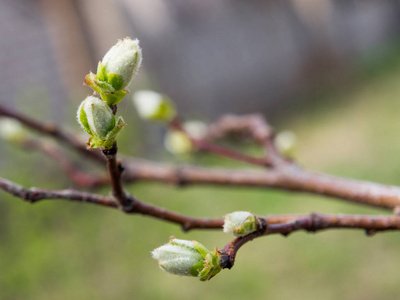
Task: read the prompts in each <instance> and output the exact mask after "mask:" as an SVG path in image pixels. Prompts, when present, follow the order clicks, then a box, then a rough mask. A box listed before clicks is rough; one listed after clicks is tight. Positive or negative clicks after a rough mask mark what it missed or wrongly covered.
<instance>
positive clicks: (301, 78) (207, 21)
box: [0, 0, 400, 119]
mask: <svg viewBox="0 0 400 300" xmlns="http://www.w3.org/2000/svg"><path fill="white" fill-rule="evenodd" d="M399 31H400V2H399V1H397V0H384V1H365V0H321V1H313V0H291V1H289V0H288V1H262V0H252V1H241V0H230V1H212V0H201V1H200V0H184V1H183V0H147V1H141V0H114V1H110V0H57V1H53V0H29V1H28V0H3V1H1V2H0V37H1V39H0V53H1V55H0V91H1V99H0V101H1V102H4V101H9V102H11V103H13V104H10V105H11V106H12V105H14V106H18V105H19V104H18V103H22V102H29V101H31V102H35V101H37V98H46V97H47V98H48V99H49V101H50V103H51V106H50V112H49V113H50V114H51V116H52V118H57V119H62V118H63V111H62V109H61V107H62V106H61V103H62V102H64V101H71V99H73V100H72V101H75V102H76V103H78V102H79V101H80V97H82V96H84V95H86V94H88V93H90V91H89V90H88V89H87V88H85V87H83V86H82V81H83V78H84V76H85V74H87V73H88V71H89V70H91V71H95V69H96V65H97V61H98V60H100V59H101V58H102V56H103V55H104V53H105V51H107V49H108V48H109V47H110V46H111V45H112V44H114V43H115V42H116V40H117V39H118V38H123V37H125V36H131V37H138V38H139V39H140V41H141V45H142V47H143V50H144V65H143V69H142V71H141V75H140V78H139V79H138V80H137V81H136V83H134V87H135V88H154V89H156V90H158V91H160V92H164V93H166V94H168V95H169V96H170V97H171V98H173V99H174V100H175V101H176V102H178V105H179V107H180V109H181V110H183V111H185V113H188V114H192V115H193V116H197V117H200V116H205V117H206V118H209V119H213V118H215V117H216V116H217V115H219V114H220V113H222V112H227V111H229V112H253V111H266V110H268V109H272V108H273V109H279V106H280V105H286V104H287V103H290V102H291V101H296V100H297V98H298V97H297V95H298V94H299V93H303V92H304V91H307V90H310V89H312V88H313V87H315V86H318V85H319V84H322V83H323V82H324V81H325V80H335V79H340V78H343V75H342V74H345V73H346V72H347V70H348V69H349V67H351V65H352V63H353V62H354V61H356V60H357V59H358V58H360V57H361V56H363V55H365V54H366V53H368V52H369V51H371V50H372V49H374V48H376V47H379V46H381V45H384V44H385V43H389V42H391V41H393V40H395V39H397V38H398V34H399ZM144 74H146V75H144ZM75 102H74V103H75ZM35 103H36V102H35ZM282 103H286V104H282ZM30 105H31V106H32V103H31V104H30Z"/></svg>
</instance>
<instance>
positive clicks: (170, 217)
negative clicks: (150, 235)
mask: <svg viewBox="0 0 400 300" xmlns="http://www.w3.org/2000/svg"><path fill="white" fill-rule="evenodd" d="M0 189H2V190H4V191H6V192H7V193H10V194H11V195H14V196H15V197H19V198H21V199H23V200H25V201H28V202H30V203H36V202H38V201H40V200H46V199H64V200H72V201H78V202H87V203H92V204H97V205H101V206H104V207H110V208H118V204H117V202H115V200H114V199H113V198H112V197H107V196H102V195H97V194H91V193H85V192H80V191H77V190H73V189H67V190H47V189H38V188H30V189H25V188H23V187H22V186H20V185H18V184H15V183H14V182H11V181H9V180H6V179H4V178H1V177H0ZM127 197H128V198H129V201H130V202H131V203H133V204H132V205H131V206H130V209H129V210H126V211H125V212H126V213H128V214H142V215H144V216H150V217H153V218H156V219H160V220H164V221H168V222H171V223H175V224H178V225H181V227H182V229H183V230H184V231H189V230H191V229H220V228H222V225H223V220H221V219H207V218H192V217H189V216H185V215H182V214H178V213H175V212H171V211H168V210H166V209H164V208H161V207H157V206H154V205H151V204H147V203H144V202H141V201H139V200H138V199H136V198H134V197H133V196H127Z"/></svg>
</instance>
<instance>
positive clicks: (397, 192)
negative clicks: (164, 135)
mask: <svg viewBox="0 0 400 300" xmlns="http://www.w3.org/2000/svg"><path fill="white" fill-rule="evenodd" d="M124 166H125V170H126V171H125V172H126V173H125V176H126V180H127V181H134V180H138V179H140V180H147V181H159V182H168V183H173V184H197V185H198V184H207V185H228V186H235V187H262V188H274V189H280V190H284V191H296V192H307V193H312V194H319V195H324V196H329V197H334V198H339V199H343V200H347V201H349V202H354V203H361V204H366V205H371V206H375V207H380V208H384V209H390V210H393V209H395V208H396V207H400V187H397V186H389V185H383V184H378V183H373V182H368V181H359V180H353V179H347V178H340V177H335V176H330V175H326V174H320V173H314V172H310V171H307V170H304V169H302V168H300V167H299V166H297V165H286V166H284V167H279V168H276V169H270V170H267V171H264V172H263V171H256V170H238V169H221V168H201V167H193V166H186V167H180V168H175V167H173V166H171V165H167V164H160V163H154V162H149V161H145V160H139V159H129V160H126V161H125V164H124Z"/></svg>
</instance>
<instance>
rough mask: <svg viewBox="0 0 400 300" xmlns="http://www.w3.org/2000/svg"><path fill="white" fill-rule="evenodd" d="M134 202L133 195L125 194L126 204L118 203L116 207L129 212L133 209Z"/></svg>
mask: <svg viewBox="0 0 400 300" xmlns="http://www.w3.org/2000/svg"><path fill="white" fill-rule="evenodd" d="M135 204H136V199H135V198H134V197H133V196H127V197H126V204H125V205H118V208H119V209H120V210H121V211H123V212H124V213H127V214H129V213H132V212H134V211H135Z"/></svg>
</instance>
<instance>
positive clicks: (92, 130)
mask: <svg viewBox="0 0 400 300" xmlns="http://www.w3.org/2000/svg"><path fill="white" fill-rule="evenodd" d="M77 120H78V123H79V124H80V125H81V126H82V128H83V130H85V131H86V132H87V133H88V134H90V135H91V137H90V138H89V142H88V145H89V147H90V148H98V147H103V148H111V147H112V145H113V144H114V142H115V138H116V137H117V134H118V133H119V132H120V131H121V129H122V128H123V127H124V126H125V123H124V120H123V119H122V118H121V117H119V118H118V120H116V119H115V116H114V115H113V113H112V110H111V108H110V107H109V106H108V105H107V103H105V102H104V101H102V100H101V99H100V98H98V97H94V96H88V97H87V98H86V99H85V100H84V101H83V102H82V103H81V105H80V106H79V108H78V112H77Z"/></svg>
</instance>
